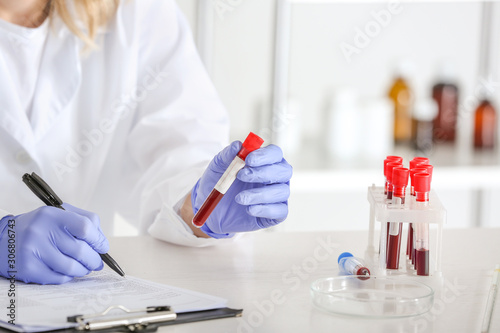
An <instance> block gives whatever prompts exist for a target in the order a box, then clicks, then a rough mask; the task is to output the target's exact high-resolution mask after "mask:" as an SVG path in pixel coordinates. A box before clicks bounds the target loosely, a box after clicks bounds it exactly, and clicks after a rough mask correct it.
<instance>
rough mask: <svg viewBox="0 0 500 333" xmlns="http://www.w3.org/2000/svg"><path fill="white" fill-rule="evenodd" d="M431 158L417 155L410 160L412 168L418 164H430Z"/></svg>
mask: <svg viewBox="0 0 500 333" xmlns="http://www.w3.org/2000/svg"><path fill="white" fill-rule="evenodd" d="M429 162H430V160H429V159H428V158H427V157H415V158H413V160H411V161H410V170H411V169H413V168H415V167H416V166H417V165H418V164H422V163H424V164H429Z"/></svg>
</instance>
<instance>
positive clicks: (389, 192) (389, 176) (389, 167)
mask: <svg viewBox="0 0 500 333" xmlns="http://www.w3.org/2000/svg"><path fill="white" fill-rule="evenodd" d="M399 167H403V163H401V162H389V163H387V199H389V200H391V199H392V170H393V169H394V168H399Z"/></svg>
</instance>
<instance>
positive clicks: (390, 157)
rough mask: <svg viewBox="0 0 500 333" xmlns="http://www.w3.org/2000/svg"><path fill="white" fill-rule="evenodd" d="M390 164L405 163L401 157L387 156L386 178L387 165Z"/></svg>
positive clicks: (385, 174)
mask: <svg viewBox="0 0 500 333" xmlns="http://www.w3.org/2000/svg"><path fill="white" fill-rule="evenodd" d="M389 162H399V163H403V158H402V157H400V156H387V157H386V158H385V160H384V176H386V177H387V163H389Z"/></svg>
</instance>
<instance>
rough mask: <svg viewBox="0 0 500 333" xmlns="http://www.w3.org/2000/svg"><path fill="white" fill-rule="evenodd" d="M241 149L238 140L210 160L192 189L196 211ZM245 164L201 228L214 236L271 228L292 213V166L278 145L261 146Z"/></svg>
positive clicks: (250, 155) (248, 157) (192, 200)
mask: <svg viewBox="0 0 500 333" xmlns="http://www.w3.org/2000/svg"><path fill="white" fill-rule="evenodd" d="M240 149H241V142H239V141H235V142H233V143H231V144H230V145H229V146H228V147H226V148H225V149H224V150H222V151H221V152H220V153H219V154H217V156H215V157H214V159H213V160H212V162H210V164H209V166H208V168H207V169H206V170H205V173H204V174H203V176H202V177H201V178H200V180H198V182H197V183H196V185H195V186H194V188H193V191H192V193H191V203H192V205H193V210H194V213H196V212H197V211H198V210H199V209H200V207H201V205H202V204H203V202H204V201H205V199H206V198H207V196H208V195H209V194H210V192H211V191H212V189H213V188H214V186H215V184H216V183H217V181H218V180H219V178H220V177H221V176H222V174H223V173H224V171H226V169H227V167H228V166H229V164H230V163H231V161H232V160H233V159H234V157H235V156H236V154H237V153H238V151H239V150H240ZM245 164H246V165H245V167H244V168H243V169H241V170H240V171H239V172H238V174H237V177H236V180H235V181H234V183H233V184H232V185H231V187H230V188H229V190H228V191H227V192H226V194H225V195H224V197H223V198H222V200H221V201H220V202H219V204H218V205H217V207H216V208H215V209H214V211H213V212H212V214H211V215H210V217H209V218H208V220H207V221H206V223H205V224H204V225H203V226H202V227H201V230H202V231H203V232H205V233H206V234H207V235H209V236H211V237H213V238H227V237H231V236H233V235H234V233H236V232H244V231H253V230H257V229H263V228H268V227H271V226H274V225H276V224H278V223H280V222H282V221H284V220H285V218H286V216H287V215H288V197H289V196H290V186H289V184H290V178H291V177H292V167H291V166H290V164H288V162H287V161H286V160H285V159H284V158H283V152H282V151H281V149H280V148H279V147H278V146H275V145H269V146H267V147H263V148H260V149H257V150H255V151H253V152H251V153H250V154H248V156H247V157H246V160H245Z"/></svg>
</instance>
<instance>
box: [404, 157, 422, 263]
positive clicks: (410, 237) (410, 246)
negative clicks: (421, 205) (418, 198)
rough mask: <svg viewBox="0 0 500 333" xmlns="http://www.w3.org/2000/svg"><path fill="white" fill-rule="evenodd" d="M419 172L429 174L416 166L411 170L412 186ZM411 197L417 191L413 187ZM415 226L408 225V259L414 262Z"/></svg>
mask: <svg viewBox="0 0 500 333" xmlns="http://www.w3.org/2000/svg"><path fill="white" fill-rule="evenodd" d="M419 172H427V169H426V168H421V167H420V165H419V166H416V167H414V168H413V169H410V182H411V184H415V181H414V180H413V176H414V175H415V173H419ZM411 191H412V193H411V195H412V196H415V191H414V188H413V185H412V187H411ZM413 228H414V225H413V223H410V224H409V225H408V239H407V241H406V255H407V256H408V259H410V260H412V258H413V252H414V251H415V250H414V249H415V248H414V246H413V244H414V243H413V242H414V236H413V232H414V229H413Z"/></svg>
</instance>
